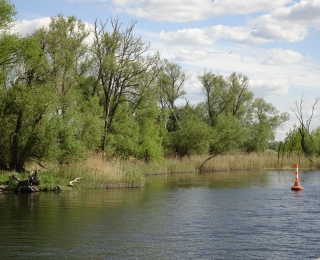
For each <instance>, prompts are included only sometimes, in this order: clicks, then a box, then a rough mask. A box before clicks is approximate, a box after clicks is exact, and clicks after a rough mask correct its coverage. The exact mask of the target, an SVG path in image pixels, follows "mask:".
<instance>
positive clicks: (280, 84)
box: [250, 79, 289, 97]
mask: <svg viewBox="0 0 320 260" xmlns="http://www.w3.org/2000/svg"><path fill="white" fill-rule="evenodd" d="M250 88H251V89H252V91H253V92H254V93H255V94H256V95H257V96H259V97H264V96H270V95H277V96H282V95H285V94H287V93H288V91H289V82H288V80H286V79H274V80H260V79H258V80H250Z"/></svg>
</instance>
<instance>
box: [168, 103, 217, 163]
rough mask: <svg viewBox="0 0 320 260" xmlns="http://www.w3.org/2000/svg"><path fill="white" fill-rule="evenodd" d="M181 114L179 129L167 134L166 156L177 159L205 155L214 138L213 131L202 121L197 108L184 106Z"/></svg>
mask: <svg viewBox="0 0 320 260" xmlns="http://www.w3.org/2000/svg"><path fill="white" fill-rule="evenodd" d="M181 110H183V113H181V118H180V124H181V128H179V129H177V130H176V131H173V132H169V135H168V140H167V143H166V148H167V154H173V155H178V156H179V157H183V156H190V155H195V154H207V153H208V151H209V145H210V142H211V141H212V140H211V139H212V138H213V136H214V134H213V133H214V131H213V129H212V128H211V127H210V126H209V125H208V124H207V123H206V122H205V121H203V119H202V117H201V115H199V111H198V110H197V108H194V107H192V106H190V105H188V104H187V105H185V106H184V107H183V108H181Z"/></svg>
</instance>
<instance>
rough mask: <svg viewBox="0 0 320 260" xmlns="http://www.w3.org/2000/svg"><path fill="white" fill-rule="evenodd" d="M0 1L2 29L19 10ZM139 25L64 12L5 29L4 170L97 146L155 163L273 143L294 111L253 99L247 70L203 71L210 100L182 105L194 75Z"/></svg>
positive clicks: (0, 159)
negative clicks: (27, 30)
mask: <svg viewBox="0 0 320 260" xmlns="http://www.w3.org/2000/svg"><path fill="white" fill-rule="evenodd" d="M0 6H3V7H5V8H4V9H2V8H1V12H2V13H1V12H0V26H2V28H4V29H5V28H7V25H8V24H9V23H10V22H12V21H13V19H12V16H13V15H14V14H15V11H14V7H13V6H12V5H10V4H9V2H6V1H4V0H0ZM3 10H4V11H3ZM134 29H135V22H132V23H131V24H130V25H129V26H127V27H125V26H123V25H122V23H121V22H120V21H119V20H118V19H111V20H110V21H108V22H98V21H96V22H95V24H94V26H93V28H91V29H89V28H88V27H87V26H86V25H85V24H84V23H82V22H81V21H80V20H78V19H77V18H76V17H74V16H71V17H64V16H62V15H61V14H60V15H58V16H56V17H53V18H52V19H51V23H50V25H49V27H47V28H40V29H38V30H35V31H34V32H33V33H32V34H31V35H28V36H26V37H20V36H17V35H11V34H9V33H7V32H6V30H3V31H2V32H3V33H2V34H1V35H0V42H1V43H2V44H1V45H0V67H1V72H0V76H1V77H0V84H1V85H0V120H1V122H2V124H1V125H0V135H1V137H2V138H1V139H0V168H3V169H10V170H15V171H18V172H21V171H23V170H24V167H25V165H26V163H28V162H29V161H35V162H37V163H39V164H41V165H43V162H44V161H56V162H58V163H60V164H66V163H70V162H72V161H74V160H78V159H81V158H85V157H86V156H87V155H88V154H90V153H93V152H102V153H103V154H104V157H105V158H113V157H120V158H124V159H126V158H137V159H141V160H144V161H145V162H149V161H150V160H157V159H161V158H163V157H164V156H173V155H174V156H180V157H182V156H190V155H195V154H207V155H209V156H210V157H212V156H216V155H218V154H225V153H232V152H235V151H241V152H247V153H251V152H261V151H263V150H264V149H267V147H268V142H269V141H272V140H273V139H274V134H275V131H276V130H277V129H278V127H280V126H281V125H282V124H283V123H284V122H285V121H286V120H288V115H287V114H286V113H279V112H278V111H277V110H276V109H275V108H274V107H273V106H272V104H269V103H266V102H265V101H264V100H263V99H262V98H256V99H255V98H254V95H253V93H252V92H251V91H250V89H249V79H248V78H247V77H246V76H244V75H242V74H239V73H236V72H234V73H232V74H231V75H230V76H227V77H223V76H222V75H215V74H213V73H212V72H210V71H204V72H203V74H201V75H199V76H198V80H199V81H200V82H201V84H202V87H203V93H204V95H205V98H204V101H203V102H200V103H199V104H197V105H190V104H189V102H188V101H186V104H185V105H178V104H177V101H178V99H179V98H180V99H181V98H182V97H183V96H184V95H185V94H186V91H185V90H184V84H185V83H186V82H187V80H188V79H189V77H190V75H189V74H188V73H187V71H185V70H183V69H182V68H181V66H180V65H178V64H175V63H172V62H169V61H167V60H161V58H160V55H159V53H158V52H154V53H151V52H150V44H149V43H148V42H144V41H143V40H142V38H141V37H139V36H136V35H135V33H134ZM310 134H311V133H310ZM318 135H319V134H318V133H317V134H316V133H315V135H314V136H313V139H312V140H313V141H315V142H318V139H319V138H318ZM306 136H307V137H308V138H310V136H309V134H306ZM305 139H306V137H305Z"/></svg>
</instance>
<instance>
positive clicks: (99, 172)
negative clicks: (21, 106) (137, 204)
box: [0, 151, 317, 191]
mask: <svg viewBox="0 0 320 260" xmlns="http://www.w3.org/2000/svg"><path fill="white" fill-rule="evenodd" d="M206 159H208V156H204V155H201V156H200V155H199V156H191V157H184V158H166V159H163V160H161V161H154V162H148V163H146V162H144V161H139V160H134V159H129V160H103V159H102V158H101V156H98V155H95V156H91V157H90V158H88V159H87V160H84V161H81V162H76V163H73V164H69V165H63V166H61V165H55V164H50V163H48V164H46V165H45V168H41V169H40V167H39V166H38V165H36V164H29V165H27V171H28V172H32V171H34V170H39V178H40V182H41V184H40V186H39V187H40V190H45V191H57V190H59V189H57V187H59V188H60V189H61V190H62V191H67V190H73V189H82V188H140V187H143V186H145V185H147V178H146V175H150V174H167V173H179V172H197V171H199V169H200V167H201V171H203V172H209V171H213V172H214V171H235V170H261V169H275V170H285V169H294V165H295V164H296V163H298V164H299V168H308V169H312V168H313V169H315V168H317V166H316V164H315V163H314V164H311V163H310V161H309V160H308V159H307V158H305V157H301V156H300V157H299V156H290V157H285V158H278V155H277V153H276V152H275V151H267V152H265V153H262V154H233V155H220V156H216V157H214V158H211V159H210V160H207V161H206ZM205 161H206V162H205ZM204 162H205V163H204ZM1 173H2V174H0V186H1V185H2V186H3V185H5V184H6V183H7V182H8V176H9V175H12V174H15V175H16V176H18V178H19V179H21V180H25V179H27V178H28V174H29V173H24V174H18V173H12V172H10V173H9V172H1ZM74 180H76V181H75V182H72V181H74ZM70 182H72V183H71V185H70ZM7 185H8V190H9V191H12V190H13V189H14V187H15V182H14V180H11V181H10V182H9V183H7Z"/></svg>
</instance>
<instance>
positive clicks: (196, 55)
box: [175, 49, 208, 61]
mask: <svg viewBox="0 0 320 260" xmlns="http://www.w3.org/2000/svg"><path fill="white" fill-rule="evenodd" d="M206 57H208V52H207V51H205V50H202V49H198V50H194V49H179V50H178V51H176V52H175V59H176V60H178V61H197V60H201V59H203V58H206Z"/></svg>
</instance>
